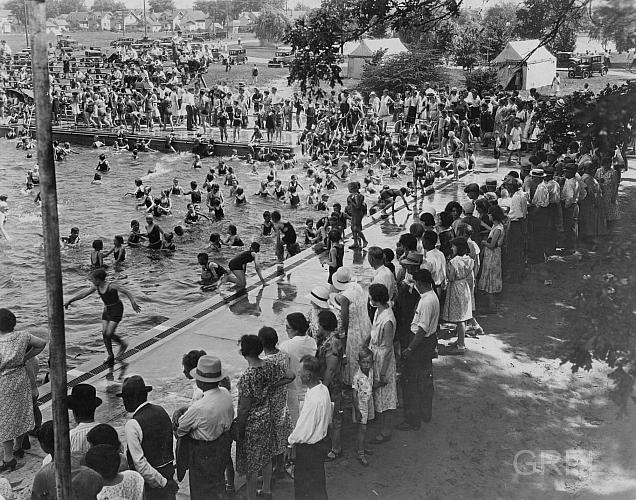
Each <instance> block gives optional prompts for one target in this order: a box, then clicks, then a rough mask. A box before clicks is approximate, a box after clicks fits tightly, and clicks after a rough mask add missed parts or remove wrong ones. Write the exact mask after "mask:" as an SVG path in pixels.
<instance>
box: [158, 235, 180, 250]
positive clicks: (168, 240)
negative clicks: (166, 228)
mask: <svg viewBox="0 0 636 500" xmlns="http://www.w3.org/2000/svg"><path fill="white" fill-rule="evenodd" d="M173 240H174V233H168V234H165V235H164V236H163V243H161V250H165V251H166V252H174V251H175V250H176V249H177V246H176V245H175V244H174V241H173Z"/></svg>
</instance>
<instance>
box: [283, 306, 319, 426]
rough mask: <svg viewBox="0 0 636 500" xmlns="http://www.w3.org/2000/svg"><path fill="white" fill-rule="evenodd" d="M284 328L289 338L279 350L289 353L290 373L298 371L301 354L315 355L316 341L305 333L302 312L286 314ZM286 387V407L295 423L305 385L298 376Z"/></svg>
mask: <svg viewBox="0 0 636 500" xmlns="http://www.w3.org/2000/svg"><path fill="white" fill-rule="evenodd" d="M285 328H286V330H287V336H288V337H289V340H286V341H285V342H283V343H282V344H281V345H280V350H281V351H283V352H286V353H287V354H289V358H290V364H289V370H290V371H291V372H292V373H296V372H298V368H299V367H300V360H301V358H302V357H303V356H315V355H316V341H315V340H314V338H313V337H310V336H309V335H307V331H308V330H309V322H308V321H307V318H305V316H304V315H303V314H302V313H299V312H295V313H291V314H288V315H287V318H286V319H285ZM287 387H288V389H287V407H288V409H289V415H290V416H291V419H292V424H296V421H297V420H298V415H299V414H300V406H301V402H302V401H303V400H304V399H305V392H306V390H307V389H306V387H305V386H304V385H303V383H302V382H301V380H300V378H299V377H296V379H295V380H294V381H293V382H292V383H291V384H289V385H288V386H287Z"/></svg>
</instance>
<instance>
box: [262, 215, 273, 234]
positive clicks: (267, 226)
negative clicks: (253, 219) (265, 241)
mask: <svg viewBox="0 0 636 500" xmlns="http://www.w3.org/2000/svg"><path fill="white" fill-rule="evenodd" d="M273 229H274V223H273V222H272V214H271V213H270V211H269V210H265V211H264V212H263V223H262V224H261V234H262V235H263V236H271V234H272V230H273Z"/></svg>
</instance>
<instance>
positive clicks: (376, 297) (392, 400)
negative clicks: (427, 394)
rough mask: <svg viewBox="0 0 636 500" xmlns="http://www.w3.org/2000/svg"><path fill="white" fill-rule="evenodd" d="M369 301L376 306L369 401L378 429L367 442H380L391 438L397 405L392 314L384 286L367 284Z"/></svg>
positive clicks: (370, 347) (372, 328)
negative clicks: (370, 395) (371, 393)
mask: <svg viewBox="0 0 636 500" xmlns="http://www.w3.org/2000/svg"><path fill="white" fill-rule="evenodd" d="M369 299H370V300H371V305H372V306H373V307H376V308H377V309H376V311H375V316H374V317H373V326H372V327H371V338H370V342H369V349H371V352H373V377H374V381H373V405H374V408H375V413H376V417H377V421H378V426H379V432H378V434H377V435H376V437H375V439H373V440H371V441H370V443H373V444H380V443H384V442H385V441H388V440H389V439H391V435H392V432H393V425H392V422H391V420H392V419H391V417H392V411H393V410H395V409H396V408H397V372H396V366H395V351H394V350H393V339H394V337H395V324H396V321H395V316H394V315H393V310H392V309H391V308H390V307H389V291H388V290H387V288H386V286H384V285H382V284H380V283H374V284H372V285H371V286H370V287H369Z"/></svg>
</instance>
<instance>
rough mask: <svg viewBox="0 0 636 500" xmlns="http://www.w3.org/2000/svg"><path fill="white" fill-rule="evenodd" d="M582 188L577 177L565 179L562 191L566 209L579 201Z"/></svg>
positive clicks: (562, 199)
mask: <svg viewBox="0 0 636 500" xmlns="http://www.w3.org/2000/svg"><path fill="white" fill-rule="evenodd" d="M580 191H581V187H580V186H579V182H578V181H577V180H576V178H575V177H572V178H571V179H565V182H564V183H563V189H562V190H561V201H563V204H564V205H565V206H566V207H570V206H572V205H574V204H575V203H577V202H578V201H579V193H580Z"/></svg>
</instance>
